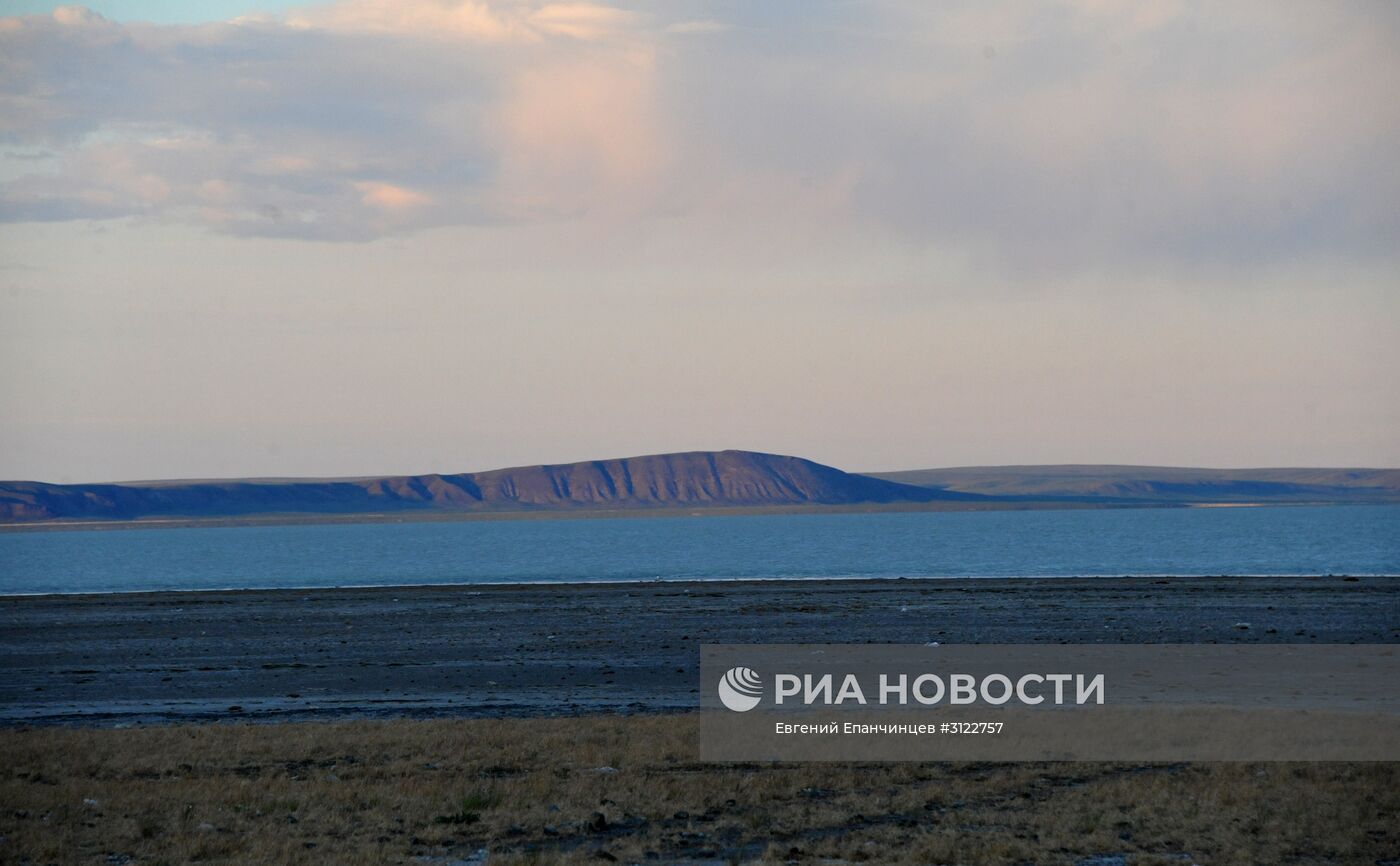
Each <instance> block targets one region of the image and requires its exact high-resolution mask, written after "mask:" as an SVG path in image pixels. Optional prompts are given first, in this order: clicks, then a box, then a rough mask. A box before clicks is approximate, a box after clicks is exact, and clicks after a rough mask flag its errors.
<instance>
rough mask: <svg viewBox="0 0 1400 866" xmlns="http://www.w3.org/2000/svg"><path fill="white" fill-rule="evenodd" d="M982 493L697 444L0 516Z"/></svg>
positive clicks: (84, 495) (2, 496)
mask: <svg viewBox="0 0 1400 866" xmlns="http://www.w3.org/2000/svg"><path fill="white" fill-rule="evenodd" d="M981 498H982V497H980V496H977V495H975V494H966V493H956V492H946V491H941V490H936V489H931V488H928V487H922V486H917V485H908V484H901V483H898V482H894V481H887V480H883V479H878V478H870V477H866V476H863V475H854V474H851V473H848V472H842V471H841V470H839V469H834V468H832V467H830V466H823V465H821V464H820V463H813V462H812V461H810V460H803V459H801V458H799V457H783V456H778V455H774V454H760V453H756V452H751V451H692V452H685V453H680V454H657V455H652V456H646V457H628V458H621V459H616V460H594V461H589V462H584V463H566V464H558V465H542V466H522V467H515V468H511V469H497V470H493V471H489V472H468V473H461V474H456V475H438V474H432V475H411V476H396V477H383V478H356V479H332V480H317V479H266V480H215V481H185V482H180V481H159V482H130V483H122V484H44V483H41V482H34V481H12V482H0V521H3V522H35V521H48V520H137V519H141V518H153V517H181V518H209V517H247V516H255V515H290V514H339V515H351V514H385V513H394V512H412V511H418V512H421V511H460V512H471V511H483V512H485V511H566V510H586V509H630V508H637V509H645V508H667V507H684V508H696V507H716V506H721V507H724V506H727V507H735V506H739V507H762V506H769V507H771V506H797V505H854V504H860V503H923V502H933V501H942V500H954V501H957V500H978V499H981Z"/></svg>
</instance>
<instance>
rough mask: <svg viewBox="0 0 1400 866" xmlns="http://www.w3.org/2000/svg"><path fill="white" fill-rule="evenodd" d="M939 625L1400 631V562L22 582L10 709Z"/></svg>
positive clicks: (422, 699)
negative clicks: (1306, 569)
mask: <svg viewBox="0 0 1400 866" xmlns="http://www.w3.org/2000/svg"><path fill="white" fill-rule="evenodd" d="M1241 626H1244V627H1241ZM930 641H938V642H940V643H944V644H953V643H1004V644H1006V643H1212V642H1220V643H1225V642H1279V643H1284V642H1289V643H1292V642H1307V643H1395V642H1400V578H1396V577H1362V578H1352V577H1332V576H1328V577H1219V578H1199V577H1197V578H1161V577H1125V578H1084V579H1058V578H1057V579H967V580H947V579H944V580H927V579H907V580H810V581H734V582H666V583H630V584H554V585H546V584H536V585H517V586H433V587H388V588H373V589H332V590H324V589H318V590H249V591H230V592H166V593H130V594H107V595H58V596H28V597H24V596H10V597H4V598H0V666H3V668H4V670H5V671H6V674H5V677H4V678H3V681H0V724H5V725H17V724H19V725H24V724H80V725H105V726H111V725H124V724H131V723H158V722H178V721H208V720H213V719H230V720H234V719H236V720H242V721H249V720H254V721H296V720H308V719H333V718H400V717H404V718H407V717H416V718H425V717H459V716H460V717H465V716H475V717H486V716H541V715H578V714H590V713H600V712H619V713H627V714H644V713H663V712H676V711H684V710H688V709H691V708H692V707H694V706H695V704H696V694H697V690H698V679H697V678H698V664H699V647H700V645H701V644H705V643H867V642H870V643H920V644H922V643H927V642H930Z"/></svg>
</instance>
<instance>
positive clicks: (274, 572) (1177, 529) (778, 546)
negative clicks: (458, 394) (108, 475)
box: [0, 505, 1400, 595]
mask: <svg viewBox="0 0 1400 866" xmlns="http://www.w3.org/2000/svg"><path fill="white" fill-rule="evenodd" d="M1329 573H1330V574H1400V506H1395V505H1376V506H1349V507H1337V506H1332V507H1327V506H1299V507H1274V508H1150V509H1115V510H1064V511H993V512H912V513H880V514H797V515H791V514H790V515H754V516H708V517H638V518H613V519H597V520H589V519H584V520H575V519H570V520H481V521H461V522H429V523H393V524H385V523H377V524H357V525H347V524H333V525H296V526H244V527H209V528H178V529H177V528H168V529H141V530H117V531H113V530H82V531H67V532H19V533H4V534H0V594H6V595H12V594H18V593H51V592H52V593H71V592H130V591H140V590H192V589H249V588H274V587H331V586H377V585H414V584H473V583H517V582H585V581H586V582H591V581H646V580H692V579H715V580H726V579H742V578H793V579H796V578H823V577H1008V576H1025V577H1056V576H1080V575H1082V576H1092V575H1159V574H1160V575H1202V574H1210V575H1214V574H1275V575H1296V574H1329Z"/></svg>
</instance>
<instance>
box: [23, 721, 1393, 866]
mask: <svg viewBox="0 0 1400 866" xmlns="http://www.w3.org/2000/svg"><path fill="white" fill-rule="evenodd" d="M694 743H695V731H694V720H693V719H692V718H689V717H685V716H681V717H630V718H623V717H602V718H589V719H510V720H464V721H439V722H408V721H399V722H382V723H375V722H352V723H341V724H306V725H278V726H233V725H207V726H185V727H162V728H146V729H131V730H69V729H37V730H9V731H0V744H2V745H0V748H2V749H3V754H4V756H5V759H4V772H3V778H0V835H2V836H3V837H4V839H3V841H0V863H34V864H40V863H103V864H119V863H127V862H133V863H151V864H157V863H168V864H175V863H250V862H260V863H303V862H305V863H311V862H316V863H326V862H331V863H346V864H357V863H375V864H379V863H416V862H430V863H431V862H437V863H451V862H454V861H459V860H467V861H468V862H476V861H474V860H472V859H471V858H472V857H473V856H474V855H475V852H478V851H480V850H482V849H485V850H486V851H487V852H489V862H491V863H498V862H499V863H533V862H541V863H552V862H560V861H565V862H569V861H578V862H584V861H588V862H594V863H597V862H601V861H604V860H607V858H608V857H615V858H617V859H618V860H620V861H623V862H629V861H635V862H646V861H647V860H648V859H650V860H652V861H659V862H675V861H677V860H684V859H695V860H711V861H712V862H771V863H779V862H784V861H788V860H798V861H799V862H821V861H823V860H829V861H868V862H879V863H885V862H893V863H960V864H961V863H968V864H972V863H1032V862H1033V863H1036V864H1055V863H1066V864H1074V863H1078V862H1080V861H1083V860H1085V859H1086V858H1092V857H1103V856H1106V855H1115V856H1117V857H1119V858H1121V859H1105V860H1100V861H1098V862H1101V863H1105V864H1107V863H1127V864H1154V863H1156V864H1175V866H1181V864H1185V863H1191V862H1196V863H1200V864H1241V863H1279V864H1287V863H1310V864H1311V863H1339V864H1343V863H1347V864H1349V863H1357V864H1362V863H1364V864H1368V866H1372V864H1375V863H1377V862H1382V863H1384V862H1387V859H1388V858H1400V853H1398V852H1400V769H1397V767H1396V765H1394V764H1310V765H1286V764H1269V765H1239V764H1199V765H1171V766H1166V765H1144V766H1131V765H1117V764H1112V765H1110V764H892V765H848V764H841V765H793V764H787V765H761V766H759V765H702V764H699V763H697V762H696V761H695V760H694V754H695V745H694ZM600 852H606V854H600ZM1090 862H1093V861H1090ZM1393 862H1396V863H1400V860H1395V861H1393Z"/></svg>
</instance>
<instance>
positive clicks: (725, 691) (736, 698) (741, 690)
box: [719, 668, 763, 713]
mask: <svg viewBox="0 0 1400 866" xmlns="http://www.w3.org/2000/svg"><path fill="white" fill-rule="evenodd" d="M719 699H720V702H721V703H723V704H724V705H725V706H726V707H728V708H729V709H731V710H733V711H734V712H736V713H747V712H748V711H749V710H751V709H753V708H754V707H756V706H758V702H759V701H761V700H763V680H762V679H760V678H759V676H758V673H757V672H756V671H755V670H754V669H753V668H730V669H729V670H728V671H726V672H725V674H724V676H722V677H720V680H719Z"/></svg>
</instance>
